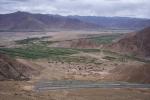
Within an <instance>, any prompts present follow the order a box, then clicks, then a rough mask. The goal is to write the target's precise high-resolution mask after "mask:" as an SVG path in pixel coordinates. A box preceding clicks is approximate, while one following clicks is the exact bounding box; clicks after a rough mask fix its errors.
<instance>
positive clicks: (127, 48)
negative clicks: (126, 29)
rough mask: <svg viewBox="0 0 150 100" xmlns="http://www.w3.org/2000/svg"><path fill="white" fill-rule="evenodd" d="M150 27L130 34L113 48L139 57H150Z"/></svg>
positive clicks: (114, 44) (113, 45)
mask: <svg viewBox="0 0 150 100" xmlns="http://www.w3.org/2000/svg"><path fill="white" fill-rule="evenodd" d="M149 37H150V27H148V28H145V29H143V30H141V31H138V32H135V33H130V34H128V35H127V36H125V37H124V38H122V39H120V40H119V41H118V42H116V43H113V44H112V45H111V47H112V48H113V49H114V50H116V51H120V52H123V53H132V54H134V55H138V56H145V57H149V56H150V39H149Z"/></svg>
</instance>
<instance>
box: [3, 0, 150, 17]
mask: <svg viewBox="0 0 150 100" xmlns="http://www.w3.org/2000/svg"><path fill="white" fill-rule="evenodd" d="M16 11H25V12H31V13H42V14H59V15H64V16H67V15H81V16H107V17H113V16H120V17H137V18H150V0H0V13H1V14H5V13H12V12H16Z"/></svg>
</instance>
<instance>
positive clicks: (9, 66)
mask: <svg viewBox="0 0 150 100" xmlns="http://www.w3.org/2000/svg"><path fill="white" fill-rule="evenodd" d="M32 74H35V70H34V69H32V68H30V67H29V66H26V65H24V64H22V63H20V62H18V61H16V60H14V59H12V58H10V57H8V56H7V55H4V54H0V80H29V79H30V76H31V75H32Z"/></svg>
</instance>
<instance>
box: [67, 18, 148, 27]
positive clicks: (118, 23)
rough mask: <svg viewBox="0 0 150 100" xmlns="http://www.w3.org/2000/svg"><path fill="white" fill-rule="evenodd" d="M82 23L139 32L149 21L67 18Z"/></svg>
mask: <svg viewBox="0 0 150 100" xmlns="http://www.w3.org/2000/svg"><path fill="white" fill-rule="evenodd" d="M68 17H69V18H76V19H79V20H81V21H84V22H89V23H93V24H97V25H100V26H101V27H104V28H107V29H131V30H140V29H143V28H145V27H148V26H150V19H144V18H143V19H142V18H130V17H103V16H68Z"/></svg>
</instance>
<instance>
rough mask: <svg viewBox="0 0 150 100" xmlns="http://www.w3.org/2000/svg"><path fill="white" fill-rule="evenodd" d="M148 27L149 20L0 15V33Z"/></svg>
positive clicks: (49, 15) (20, 14)
mask: <svg viewBox="0 0 150 100" xmlns="http://www.w3.org/2000/svg"><path fill="white" fill-rule="evenodd" d="M148 26H150V19H140V18H127V17H97V16H60V15H51V14H32V13H28V12H20V11H18V12H15V13H10V14H0V31H52V30H99V29H127V30H140V29H143V28H145V27H148Z"/></svg>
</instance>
